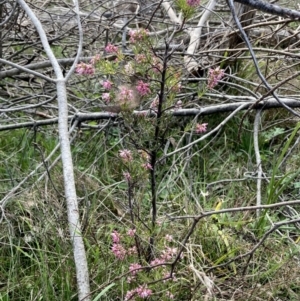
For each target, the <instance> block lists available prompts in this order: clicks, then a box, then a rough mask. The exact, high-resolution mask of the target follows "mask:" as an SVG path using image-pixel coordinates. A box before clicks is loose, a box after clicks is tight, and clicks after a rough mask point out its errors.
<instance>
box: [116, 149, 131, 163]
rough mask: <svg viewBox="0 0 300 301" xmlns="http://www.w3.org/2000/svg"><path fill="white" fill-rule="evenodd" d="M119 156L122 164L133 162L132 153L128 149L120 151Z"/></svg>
mask: <svg viewBox="0 0 300 301" xmlns="http://www.w3.org/2000/svg"><path fill="white" fill-rule="evenodd" d="M119 156H120V158H121V159H122V160H123V161H124V162H131V161H132V160H133V157H132V152H131V150H129V149H122V150H120V151H119Z"/></svg>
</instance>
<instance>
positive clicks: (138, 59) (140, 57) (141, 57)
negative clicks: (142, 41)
mask: <svg viewBox="0 0 300 301" xmlns="http://www.w3.org/2000/svg"><path fill="white" fill-rule="evenodd" d="M135 60H136V62H137V63H145V62H146V61H147V57H146V55H145V54H137V55H136V56H135Z"/></svg>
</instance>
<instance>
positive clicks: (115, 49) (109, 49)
mask: <svg viewBox="0 0 300 301" xmlns="http://www.w3.org/2000/svg"><path fill="white" fill-rule="evenodd" d="M105 51H106V52H107V53H117V52H118V47H117V46H114V45H112V44H111V43H108V44H107V46H106V47H105Z"/></svg>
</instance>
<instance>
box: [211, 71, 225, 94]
mask: <svg viewBox="0 0 300 301" xmlns="http://www.w3.org/2000/svg"><path fill="white" fill-rule="evenodd" d="M224 75H225V72H224V70H223V69H220V67H217V68H215V69H209V70H208V82H207V87H208V89H210V90H211V89H213V88H214V87H215V86H216V85H217V84H218V82H219V81H220V80H221V79H222V78H223V77H224Z"/></svg>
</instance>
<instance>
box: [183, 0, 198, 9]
mask: <svg viewBox="0 0 300 301" xmlns="http://www.w3.org/2000/svg"><path fill="white" fill-rule="evenodd" d="M186 3H187V4H188V5H189V6H193V7H196V6H198V5H199V4H200V0H187V1H186Z"/></svg>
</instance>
